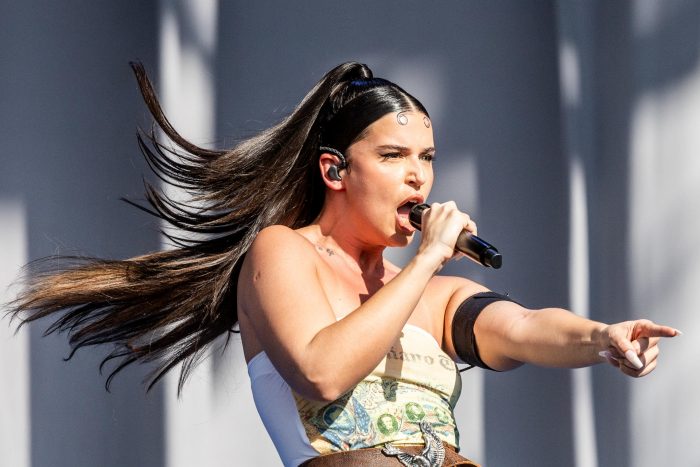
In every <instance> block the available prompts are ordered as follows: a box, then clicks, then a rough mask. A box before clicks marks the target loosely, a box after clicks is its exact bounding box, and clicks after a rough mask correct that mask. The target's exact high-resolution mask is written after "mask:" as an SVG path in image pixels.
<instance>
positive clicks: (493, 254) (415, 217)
mask: <svg viewBox="0 0 700 467" xmlns="http://www.w3.org/2000/svg"><path fill="white" fill-rule="evenodd" d="M426 209H430V206H429V205H427V204H417V205H415V206H413V207H412V208H411V212H410V213H409V216H408V219H409V221H410V222H411V225H413V227H415V228H416V229H418V230H420V229H421V221H422V218H423V211H425V210H426ZM455 250H457V251H459V252H461V253H464V254H465V255H466V256H467V257H468V258H469V259H471V260H473V261H476V262H477V263H479V264H481V265H482V266H486V267H491V268H494V269H499V268H500V267H501V265H502V264H503V257H502V256H501V254H500V253H499V252H498V250H497V249H496V247H495V246H493V245H491V244H490V243H489V242H487V241H486V240H484V239H482V238H480V237H477V236H476V235H472V234H470V233H469V232H467V230H466V229H465V230H462V231H461V232H460V233H459V236H458V237H457V243H455Z"/></svg>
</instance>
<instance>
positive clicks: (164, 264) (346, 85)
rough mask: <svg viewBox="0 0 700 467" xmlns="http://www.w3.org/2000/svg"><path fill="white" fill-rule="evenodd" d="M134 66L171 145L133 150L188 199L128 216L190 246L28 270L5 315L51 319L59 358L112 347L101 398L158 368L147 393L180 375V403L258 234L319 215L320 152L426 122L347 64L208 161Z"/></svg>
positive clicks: (151, 193)
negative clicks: (397, 124) (381, 128)
mask: <svg viewBox="0 0 700 467" xmlns="http://www.w3.org/2000/svg"><path fill="white" fill-rule="evenodd" d="M131 66H132V68H133V70H134V73H135V75H136V79H137V81H138V84H139V87H140V89H141V93H142V94H143V98H144V100H145V102H146V104H147V106H148V108H149V110H150V111H151V114H152V115H153V117H154V119H155V122H156V124H157V126H158V127H159V128H160V129H161V130H162V131H163V132H164V134H165V135H166V136H167V137H168V138H169V139H170V142H171V143H168V144H166V143H164V142H162V141H160V140H159V139H158V138H157V137H156V128H155V127H154V128H153V129H152V130H151V131H150V132H149V133H143V132H139V133H138V136H137V138H138V145H139V148H140V149H141V152H142V153H143V155H144V157H145V158H146V161H147V162H148V164H149V165H150V167H151V168H152V169H153V171H154V172H155V174H156V175H157V176H158V177H160V178H161V179H162V180H163V181H164V182H165V183H167V184H170V185H173V186H176V187H180V188H183V189H184V190H186V191H187V192H188V193H189V194H190V195H191V201H185V202H183V201H178V200H175V199H172V198H170V197H168V196H167V195H166V194H164V193H163V192H162V191H160V190H158V189H156V188H155V187H154V186H152V185H150V184H148V183H146V198H147V200H148V204H149V206H146V207H144V206H137V207H139V208H141V209H143V210H146V211H147V212H149V213H151V214H153V215H155V216H157V217H158V218H160V219H162V220H164V221H165V222H167V223H168V224H170V225H171V226H173V227H175V228H177V229H180V230H181V231H184V232H189V233H190V234H192V235H176V234H173V233H172V232H164V233H165V234H166V235H167V236H168V237H169V238H170V239H171V240H172V241H173V242H174V243H175V245H176V248H174V249H171V250H167V251H159V252H155V253H149V254H146V255H143V256H137V257H134V258H129V259H126V260H104V259H97V258H85V257H65V256H62V257H60V262H59V261H56V260H55V259H56V257H51V258H44V259H43V260H40V261H39V262H38V263H35V266H36V265H37V264H38V266H39V267H38V268H30V270H33V271H32V272H30V273H29V274H28V284H27V287H26V288H25V290H24V291H23V292H22V293H21V294H20V295H19V296H18V297H17V298H16V299H15V300H14V301H13V302H12V303H11V311H10V314H11V315H13V316H16V317H19V318H20V319H21V320H22V324H23V323H25V322H28V321H34V320H37V319H40V318H44V317H47V316H52V317H55V321H54V322H53V323H52V324H51V325H50V326H49V328H48V329H47V330H46V334H49V333H52V332H55V331H67V332H68V333H69V336H70V344H71V347H72V352H71V353H70V355H69V356H68V358H71V357H72V356H73V354H74V353H75V351H76V350H78V349H79V348H81V347H86V346H91V345H97V344H106V343H110V344H112V345H113V349H112V351H111V352H110V353H109V354H108V355H107V356H106V358H105V359H104V360H103V362H102V364H101V365H100V371H101V370H102V368H103V367H104V365H105V364H106V363H108V362H110V361H111V360H116V361H117V364H116V367H115V368H114V369H113V370H112V371H111V372H110V375H109V377H108V378H107V381H106V387H107V388H108V389H109V384H110V381H111V380H112V378H113V377H114V376H115V375H116V374H117V373H118V372H119V371H121V370H122V369H123V368H124V367H126V366H128V365H130V364H131V363H134V362H141V363H143V362H152V361H156V362H158V364H157V366H156V368H155V370H154V372H153V373H152V375H151V376H152V377H151V379H150V383H149V385H148V388H149V389H150V388H151V387H152V386H153V385H154V384H155V383H156V382H157V381H158V380H159V379H160V378H162V377H163V376H164V375H165V373H166V372H168V371H169V370H170V369H171V368H173V367H174V366H176V365H177V364H179V363H182V370H181V372H180V379H179V384H178V392H179V391H180V390H181V389H182V386H183V384H184V382H185V380H186V378H187V376H188V375H189V373H190V371H191V370H192V368H193V366H194V365H195V364H196V363H197V362H198V361H199V359H200V358H201V357H202V356H203V355H204V353H205V350H206V349H207V348H208V346H209V344H211V343H212V341H213V340H214V339H216V338H217V337H218V336H220V335H222V334H225V333H227V332H229V331H230V330H231V329H232V328H233V327H234V326H235V324H236V323H237V321H238V316H237V309H236V307H237V298H236V285H237V281H238V276H239V272H240V266H241V263H242V260H243V257H244V255H245V253H246V251H247V250H248V248H249V247H250V245H251V243H252V242H253V240H254V239H255V237H256V235H257V234H258V232H260V230H262V229H263V228H265V227H267V226H269V225H273V224H282V225H286V226H289V227H291V228H299V227H303V226H305V225H308V224H310V223H311V222H313V221H314V220H315V219H316V217H317V216H318V215H319V213H320V211H321V208H322V206H323V202H324V196H325V187H324V185H323V183H322V180H321V177H320V176H319V168H318V155H319V147H320V146H324V145H325V146H331V147H333V148H335V149H337V150H338V151H345V150H346V149H347V147H348V146H349V145H350V144H352V142H353V141H355V140H357V139H358V138H359V137H360V136H361V134H362V132H363V131H364V130H365V129H366V128H367V126H369V125H370V124H371V123H372V122H374V121H375V120H377V119H378V118H380V117H382V116H383V115H386V114H387V113H390V112H400V111H406V110H418V111H420V112H423V113H425V114H426V115H427V112H426V111H425V109H424V108H423V106H422V105H421V104H420V102H418V101H417V100H416V99H415V98H413V97H412V96H410V95H409V94H408V93H406V92H405V91H404V90H402V89H401V88H400V87H398V86H397V85H395V84H393V83H391V82H389V81H386V80H384V79H380V78H374V77H373V76H372V72H371V70H370V69H369V68H368V67H367V66H366V65H362V64H359V63H354V62H348V63H343V64H341V65H339V66H337V67H335V68H333V69H332V70H331V71H329V72H328V73H327V74H326V75H325V76H324V77H323V78H322V79H321V80H320V81H319V82H318V83H317V84H316V86H314V88H313V89H312V90H311V91H310V92H309V93H308V94H307V95H306V96H305V97H304V99H303V100H302V101H301V103H300V104H299V105H298V106H297V107H296V109H295V110H294V111H293V112H292V113H291V115H289V116H288V117H286V118H285V119H284V120H282V121H281V122H280V123H279V124H277V125H275V126H273V127H271V128H269V129H267V130H264V131H262V132H261V133H259V134H258V135H256V136H254V137H252V138H250V139H247V140H245V141H243V142H241V143H239V144H238V145H237V146H236V147H234V148H233V149H231V150H212V149H205V148H201V147H199V146H196V145H194V144H192V143H190V142H189V141H187V140H185V139H184V138H183V137H182V136H180V135H179V134H178V133H177V131H175V129H174V128H173V127H172V125H171V124H170V122H169V121H168V119H167V118H166V116H165V114H164V113H163V111H162V109H161V107H160V104H159V103H158V99H157V97H156V94H155V92H154V90H153V87H152V85H151V83H150V81H149V79H148V76H147V75H146V73H145V71H144V68H143V66H142V65H141V64H140V63H132V64H131ZM172 143H174V144H172ZM132 204H134V203H132ZM59 263H60V265H61V269H60V270H58V269H57V267H56V266H55V265H57V264H59Z"/></svg>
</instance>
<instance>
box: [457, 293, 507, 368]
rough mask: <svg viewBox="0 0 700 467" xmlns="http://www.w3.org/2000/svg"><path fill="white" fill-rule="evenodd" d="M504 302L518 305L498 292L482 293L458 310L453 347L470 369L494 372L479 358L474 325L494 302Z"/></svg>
mask: <svg viewBox="0 0 700 467" xmlns="http://www.w3.org/2000/svg"><path fill="white" fill-rule="evenodd" d="M504 300H505V301H508V302H514V303H517V302H515V300H513V299H511V298H510V297H509V296H507V295H502V294H499V293H496V292H481V293H477V294H474V295H472V296H471V297H469V298H468V299H466V300H465V301H463V302H462V304H461V305H459V308H457V311H456V312H455V315H454V318H452V345H453V346H454V348H455V352H456V353H457V356H458V357H459V358H460V359H462V361H463V362H464V363H466V364H468V365H469V368H473V367H475V366H478V367H479V368H485V369H487V370H493V368H491V367H489V366H488V365H487V364H486V363H484V362H483V360H481V357H479V348H478V347H477V345H476V337H475V336H474V323H475V322H476V319H477V318H478V317H479V314H480V313H481V312H482V311H483V309H484V308H486V307H487V306H488V305H490V304H491V303H493V302H498V301H504ZM469 368H467V369H469Z"/></svg>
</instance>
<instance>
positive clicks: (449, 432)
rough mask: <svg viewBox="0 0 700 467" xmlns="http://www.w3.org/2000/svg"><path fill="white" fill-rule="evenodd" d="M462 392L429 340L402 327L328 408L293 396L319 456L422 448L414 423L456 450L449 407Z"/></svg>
mask: <svg viewBox="0 0 700 467" xmlns="http://www.w3.org/2000/svg"><path fill="white" fill-rule="evenodd" d="M461 389H462V384H461V379H460V377H459V372H457V368H456V366H455V364H454V362H453V361H452V359H451V358H450V357H449V356H448V355H447V354H446V353H445V352H443V351H442V350H441V349H440V347H439V346H438V343H437V342H436V341H435V338H433V336H432V335H431V334H429V333H428V332H426V331H424V330H423V329H421V328H419V327H416V326H412V325H406V326H405V327H404V329H403V332H402V334H401V336H400V338H399V340H398V341H397V342H396V343H395V344H394V345H393V346H392V348H391V351H390V352H389V353H388V354H387V355H386V357H384V359H383V360H382V361H381V362H380V363H379V365H377V367H376V368H375V369H374V371H372V373H371V374H370V375H369V376H367V377H366V378H365V379H364V380H362V381H361V382H360V383H359V384H358V385H357V386H355V387H354V388H353V389H352V390H350V391H348V392H347V393H345V394H344V395H343V396H341V397H340V398H339V399H337V400H335V401H333V402H331V403H323V402H317V401H310V400H307V399H304V398H302V397H301V396H299V395H298V394H296V393H294V399H295V402H296V405H297V410H298V411H299V416H300V418H301V422H302V425H303V426H304V430H305V431H306V435H307V436H308V438H309V441H310V442H311V445H312V446H313V447H314V448H315V449H316V450H317V451H318V452H319V453H321V454H326V453H329V452H334V451H342V450H350V449H360V448H366V447H371V446H376V445H382V444H384V443H387V442H391V443H394V444H423V437H422V434H421V431H420V427H419V423H420V421H421V420H425V421H427V422H429V423H430V424H431V425H432V427H433V429H434V430H435V432H436V433H437V435H438V436H439V437H440V438H441V439H442V440H443V441H445V442H446V443H448V444H451V445H452V446H455V447H458V446H459V433H458V432H457V426H456V424H455V420H454V414H453V410H454V406H455V404H456V403H457V399H458V398H459V393H460V391H461Z"/></svg>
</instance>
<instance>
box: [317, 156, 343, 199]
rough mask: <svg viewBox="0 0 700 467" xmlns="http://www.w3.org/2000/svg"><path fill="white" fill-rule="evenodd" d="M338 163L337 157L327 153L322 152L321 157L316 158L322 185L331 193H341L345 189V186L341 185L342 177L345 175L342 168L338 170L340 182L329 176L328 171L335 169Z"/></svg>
mask: <svg viewBox="0 0 700 467" xmlns="http://www.w3.org/2000/svg"><path fill="white" fill-rule="evenodd" d="M340 163H341V162H340V159H339V158H338V156H336V155H335V154H331V153H328V152H322V153H321V156H320V157H319V158H318V166H319V168H320V170H321V178H322V179H323V183H324V184H325V185H326V187H328V188H330V189H331V190H333V191H342V190H344V189H345V185H344V184H343V180H342V175H343V174H344V173H345V169H344V168H343V169H340V175H341V179H340V180H336V179H335V178H333V177H331V176H330V174H329V170H332V169H331V167H337V166H338V165H340Z"/></svg>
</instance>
